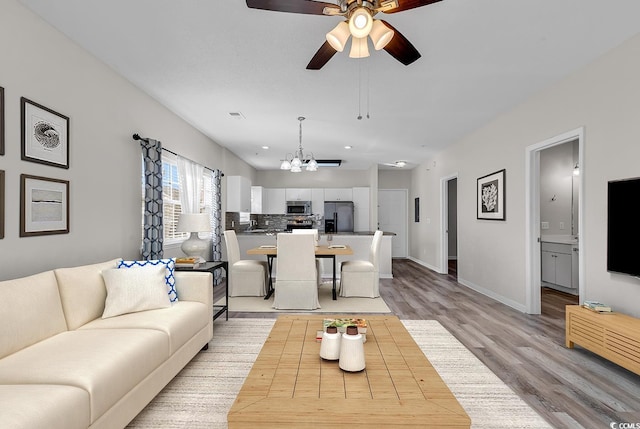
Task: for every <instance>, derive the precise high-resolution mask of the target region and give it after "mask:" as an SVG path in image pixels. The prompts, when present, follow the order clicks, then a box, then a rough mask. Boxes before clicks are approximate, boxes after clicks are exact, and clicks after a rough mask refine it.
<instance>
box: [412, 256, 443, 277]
mask: <svg viewBox="0 0 640 429" xmlns="http://www.w3.org/2000/svg"><path fill="white" fill-rule="evenodd" d="M408 259H409V260H410V261H413V262H415V263H416V264H418V265H422V266H423V267H425V268H429V269H430V270H431V271H435V272H436V273H438V274H444V273H441V272H440V270H439V269H438V268H436V267H434V266H433V265H431V264H428V263H426V262H424V261H421V260H420V259H417V258H414V257H413V256H409V258H408Z"/></svg>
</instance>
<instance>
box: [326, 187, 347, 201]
mask: <svg viewBox="0 0 640 429" xmlns="http://www.w3.org/2000/svg"><path fill="white" fill-rule="evenodd" d="M324 200H325V201H353V189H352V188H325V189H324Z"/></svg>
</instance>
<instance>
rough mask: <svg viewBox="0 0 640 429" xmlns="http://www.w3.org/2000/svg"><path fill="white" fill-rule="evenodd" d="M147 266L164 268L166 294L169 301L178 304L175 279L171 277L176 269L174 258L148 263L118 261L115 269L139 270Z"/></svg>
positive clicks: (152, 260) (149, 261) (153, 260)
mask: <svg viewBox="0 0 640 429" xmlns="http://www.w3.org/2000/svg"><path fill="white" fill-rule="evenodd" d="M147 265H156V266H164V267H165V270H166V273H165V283H166V284H167V293H168V294H169V300H170V301H171V302H172V303H174V302H178V292H176V279H175V277H174V276H173V270H174V269H175V267H176V260H175V258H168V259H151V260H148V261H125V260H120V261H118V263H117V264H116V268H139V267H146V266H147Z"/></svg>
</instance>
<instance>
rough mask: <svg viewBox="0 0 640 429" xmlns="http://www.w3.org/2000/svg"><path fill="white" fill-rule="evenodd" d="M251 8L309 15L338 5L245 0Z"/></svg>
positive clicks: (299, 0) (301, 0)
mask: <svg viewBox="0 0 640 429" xmlns="http://www.w3.org/2000/svg"><path fill="white" fill-rule="evenodd" d="M247 6H248V7H249V8H251V9H262V10H273V11H276V12H291V13H306V14H309V15H325V13H324V10H325V8H328V9H331V10H333V9H337V10H338V12H339V11H340V6H337V5H335V4H333V3H324V2H319V1H311V0H247Z"/></svg>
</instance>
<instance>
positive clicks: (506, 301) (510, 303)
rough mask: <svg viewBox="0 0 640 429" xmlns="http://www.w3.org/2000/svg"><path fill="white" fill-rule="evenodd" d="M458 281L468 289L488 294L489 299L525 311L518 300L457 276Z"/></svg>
mask: <svg viewBox="0 0 640 429" xmlns="http://www.w3.org/2000/svg"><path fill="white" fill-rule="evenodd" d="M458 283H460V284H461V285H463V286H466V287H468V288H469V289H473V290H475V291H476V292H478V293H481V294H483V295H485V296H488V297H489V298H491V299H494V300H496V301H498V302H499V303H502V304H504V305H506V306H508V307H511V308H513V309H514V310H518V311H519V312H521V313H526V312H527V308H526V306H525V305H524V304H520V303H519V302H516V301H514V300H512V299H509V298H506V297H504V296H502V295H500V294H498V293H495V292H494V291H492V290H489V289H486V288H483V287H481V286H478V285H477V284H475V283H473V282H470V281H468V280H465V279H461V278H460V277H458Z"/></svg>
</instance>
